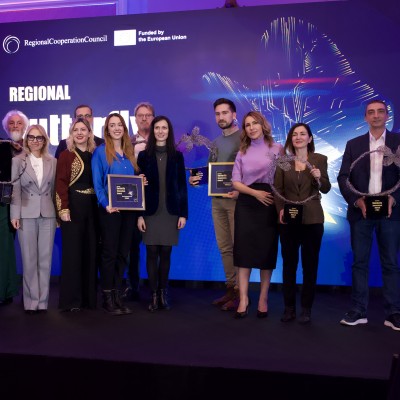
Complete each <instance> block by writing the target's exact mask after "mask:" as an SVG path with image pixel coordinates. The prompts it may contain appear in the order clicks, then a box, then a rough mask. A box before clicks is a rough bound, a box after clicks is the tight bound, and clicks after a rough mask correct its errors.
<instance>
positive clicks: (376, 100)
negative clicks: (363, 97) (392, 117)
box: [365, 99, 389, 115]
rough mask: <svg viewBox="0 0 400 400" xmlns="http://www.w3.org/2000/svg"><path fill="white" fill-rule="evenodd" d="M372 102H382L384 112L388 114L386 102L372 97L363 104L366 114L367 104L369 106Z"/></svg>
mask: <svg viewBox="0 0 400 400" xmlns="http://www.w3.org/2000/svg"><path fill="white" fill-rule="evenodd" d="M374 103H379V104H382V105H383V106H385V110H386V114H389V110H388V106H387V104H386V103H385V102H384V101H383V100H380V99H372V100H370V101H368V103H367V104H366V105H365V115H367V108H368V106H369V105H370V104H374Z"/></svg>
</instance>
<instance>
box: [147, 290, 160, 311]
mask: <svg viewBox="0 0 400 400" xmlns="http://www.w3.org/2000/svg"><path fill="white" fill-rule="evenodd" d="M156 310H158V296H157V292H153V293H152V295H151V303H150V304H149V311H150V312H154V311H156Z"/></svg>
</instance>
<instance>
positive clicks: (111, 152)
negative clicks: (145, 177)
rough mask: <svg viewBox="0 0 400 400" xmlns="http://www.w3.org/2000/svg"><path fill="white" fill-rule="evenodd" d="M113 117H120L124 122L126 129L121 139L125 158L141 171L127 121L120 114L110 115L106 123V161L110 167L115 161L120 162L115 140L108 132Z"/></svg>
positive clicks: (136, 169)
mask: <svg viewBox="0 0 400 400" xmlns="http://www.w3.org/2000/svg"><path fill="white" fill-rule="evenodd" d="M112 117H118V118H119V120H120V121H121V122H122V126H123V128H124V135H123V136H122V139H121V148H122V151H123V152H124V154H125V156H126V157H127V158H128V159H129V161H130V162H131V164H132V165H133V168H134V169H135V171H138V170H139V167H138V165H137V162H136V157H135V152H134V149H133V146H132V142H131V139H130V137H129V133H128V127H127V126H126V123H125V120H124V118H123V117H122V115H120V114H118V113H112V114H109V115H108V117H107V118H106V121H105V122H104V141H105V146H106V159H107V163H108V164H109V165H111V164H112V162H113V160H118V157H117V153H116V151H115V148H114V143H113V140H112V138H111V136H110V132H109V131H108V123H109V121H110V119H111V118H112Z"/></svg>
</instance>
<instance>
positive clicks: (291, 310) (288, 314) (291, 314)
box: [281, 307, 296, 322]
mask: <svg viewBox="0 0 400 400" xmlns="http://www.w3.org/2000/svg"><path fill="white" fill-rule="evenodd" d="M295 319H296V308H295V307H285V311H284V312H283V315H282V317H281V321H282V322H289V321H293V320H295Z"/></svg>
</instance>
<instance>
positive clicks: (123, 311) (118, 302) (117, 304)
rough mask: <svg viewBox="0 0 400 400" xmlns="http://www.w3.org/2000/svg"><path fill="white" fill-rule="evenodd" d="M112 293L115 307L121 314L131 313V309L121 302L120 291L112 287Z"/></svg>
mask: <svg viewBox="0 0 400 400" xmlns="http://www.w3.org/2000/svg"><path fill="white" fill-rule="evenodd" d="M112 294H113V298H114V306H115V308H116V309H117V310H120V312H121V314H132V310H131V309H130V308H129V307H127V306H126V305H125V304H124V303H123V302H122V300H121V294H120V291H119V290H115V289H114V290H112Z"/></svg>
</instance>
